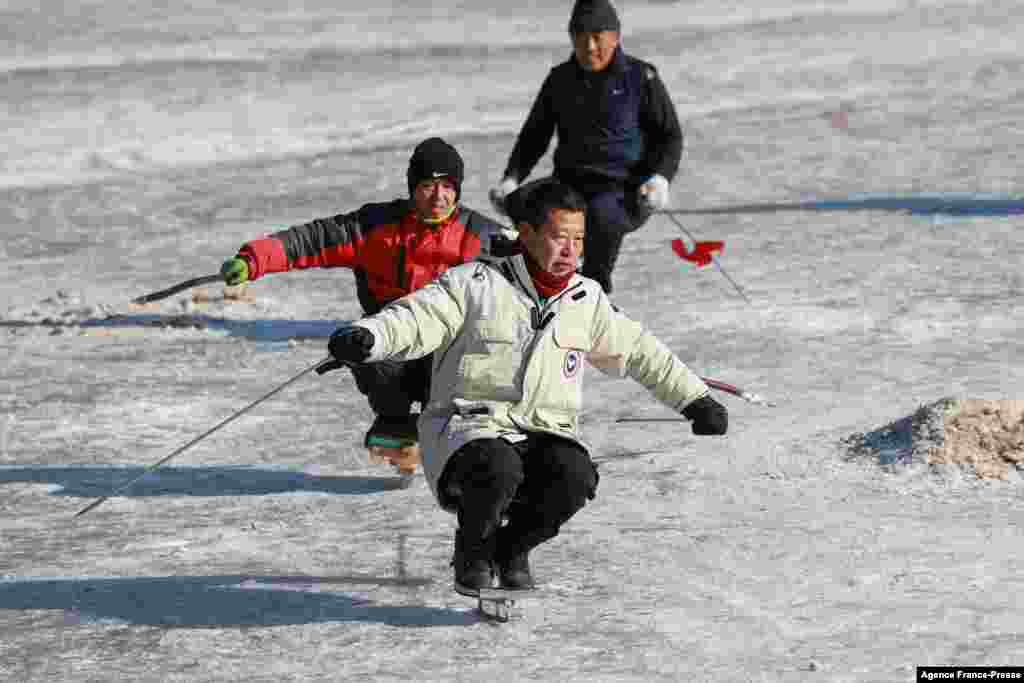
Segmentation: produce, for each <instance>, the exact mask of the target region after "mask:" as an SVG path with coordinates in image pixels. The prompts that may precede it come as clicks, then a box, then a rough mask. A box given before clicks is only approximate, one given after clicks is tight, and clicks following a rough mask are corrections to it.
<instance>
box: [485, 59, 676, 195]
mask: <svg viewBox="0 0 1024 683" xmlns="http://www.w3.org/2000/svg"><path fill="white" fill-rule="evenodd" d="M556 132H557V134H558V144H557V146H556V148H555V155H554V165H555V175H556V176H558V177H559V178H561V179H562V180H565V181H566V182H569V183H570V184H573V183H574V181H583V182H587V181H592V180H598V181H600V180H609V181H614V182H616V183H623V184H627V185H639V184H641V183H642V182H644V181H645V180H646V179H647V178H649V177H650V176H651V175H653V174H655V173H659V174H661V175H663V176H664V177H665V178H666V179H667V180H669V181H671V180H672V179H673V177H674V176H675V174H676V171H677V170H678V168H679V161H680V159H681V157H682V152H683V133H682V130H681V129H680V126H679V119H678V118H677V116H676V110H675V107H674V106H673V104H672V100H671V98H670V97H669V95H668V92H667V91H666V90H665V85H664V84H663V83H662V81H661V79H660V78H659V77H658V72H657V71H656V70H655V68H654V67H653V66H652V65H650V64H648V63H647V62H645V61H643V60H640V59H637V58H635V57H631V56H629V55H627V54H625V53H624V52H623V51H622V47H621V46H620V47H618V48H617V49H616V53H615V56H614V57H613V59H612V63H611V64H610V65H609V66H608V68H607V69H605V70H604V71H602V72H599V73H589V72H587V71H584V70H583V68H582V67H580V66H579V64H578V63H577V62H576V59H575V57H574V56H570V57H569V59H568V60H567V61H565V62H563V63H562V64H559V65H558V66H556V67H554V68H553V69H551V71H550V72H549V73H548V76H547V78H545V79H544V83H543V84H542V85H541V89H540V92H539V93H538V95H537V99H536V100H535V101H534V103H533V107H532V108H531V110H530V114H529V116H528V117H527V119H526V122H525V123H524V124H523V128H522V130H521V131H520V132H519V137H518V139H517V140H516V144H515V147H514V148H513V149H512V154H511V155H510V157H509V161H508V166H507V167H506V170H505V176H506V177H512V178H514V179H515V180H516V181H517V182H521V181H522V180H523V179H524V178H526V177H527V176H528V175H529V174H530V171H532V170H533V167H534V166H535V165H536V164H537V162H538V161H539V160H540V158H541V157H542V156H544V153H545V152H546V151H547V148H548V145H549V143H550V142H551V136H552V134H553V133H556Z"/></svg>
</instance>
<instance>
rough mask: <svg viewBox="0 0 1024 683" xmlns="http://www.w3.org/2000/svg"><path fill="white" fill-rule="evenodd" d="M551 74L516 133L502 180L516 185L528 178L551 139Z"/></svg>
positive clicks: (553, 126) (552, 110) (552, 116)
mask: <svg viewBox="0 0 1024 683" xmlns="http://www.w3.org/2000/svg"><path fill="white" fill-rule="evenodd" d="M552 88H553V85H552V74H551V73H550V72H549V73H548V75H547V78H545V79H544V83H542V84H541V86H540V92H539V93H538V94H537V99H535V100H534V101H533V107H532V108H531V109H530V114H529V115H528V116H527V117H526V123H524V124H523V128H522V130H520V131H519V137H518V138H516V144H515V146H514V147H513V148H512V154H510V155H509V158H508V165H507V166H506V167H505V177H506V178H508V177H511V178H514V179H515V180H516V182H522V180H523V178H526V177H527V176H529V175H530V172H531V171H533V167H534V166H536V165H537V162H538V161H540V158H541V157H542V156H544V153H545V152H547V150H548V145H549V144H550V143H551V136H552V135H554V134H555V111H554V107H553V106H552Z"/></svg>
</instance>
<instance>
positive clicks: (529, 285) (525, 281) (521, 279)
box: [501, 253, 580, 302]
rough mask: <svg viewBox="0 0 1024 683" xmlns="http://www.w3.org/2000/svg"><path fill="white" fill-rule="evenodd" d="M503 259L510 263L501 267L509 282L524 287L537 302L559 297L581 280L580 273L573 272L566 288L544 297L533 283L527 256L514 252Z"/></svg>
mask: <svg viewBox="0 0 1024 683" xmlns="http://www.w3.org/2000/svg"><path fill="white" fill-rule="evenodd" d="M502 261H504V263H506V264H507V265H508V267H507V268H505V267H501V272H502V273H503V274H504V275H505V277H506V278H507V279H508V280H509V282H511V283H512V285H513V286H516V287H519V289H522V290H523V291H524V292H525V293H526V294H528V295H529V296H530V298H531V299H533V300H534V301H537V302H540V301H544V300H546V301H551V300H552V299H557V298H559V297H560V296H562V295H563V294H565V293H566V292H568V291H569V290H570V289H572V288H573V287H574V286H576V285H577V284H578V283H579V282H580V275H579V273H573V275H572V277H571V278H569V282H568V283H567V284H566V285H565V289H563V290H562V291H561V292H559V293H558V294H556V295H555V296H553V297H551V298H550V299H545V297H542V296H541V295H540V293H539V292H538V291H537V288H536V287H535V286H534V284H533V278H532V277H531V276H530V269H529V268H527V266H526V257H525V256H524V255H523V254H521V253H520V254H514V255H512V256H507V257H505V258H504V259H502Z"/></svg>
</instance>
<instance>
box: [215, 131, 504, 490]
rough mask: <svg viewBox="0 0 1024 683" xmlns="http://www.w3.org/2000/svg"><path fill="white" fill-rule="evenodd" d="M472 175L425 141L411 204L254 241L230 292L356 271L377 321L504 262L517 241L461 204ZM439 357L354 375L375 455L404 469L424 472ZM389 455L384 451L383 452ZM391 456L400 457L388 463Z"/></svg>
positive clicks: (445, 147) (448, 152)
mask: <svg viewBox="0 0 1024 683" xmlns="http://www.w3.org/2000/svg"><path fill="white" fill-rule="evenodd" d="M463 177H464V167H463V161H462V157H461V156H460V155H459V153H458V151H457V150H456V149H455V148H454V147H452V146H451V145H449V144H448V143H447V142H445V141H444V140H442V139H441V138H437V137H434V138H429V139H427V140H424V141H423V142H421V143H420V144H419V145H417V146H416V149H415V150H414V151H413V154H412V157H411V158H410V159H409V169H408V172H407V179H408V184H409V199H405V198H400V199H394V200H392V201H389V202H382V203H371V204H366V205H364V206H362V207H360V208H359V209H357V210H356V211H353V212H351V213H343V214H338V215H336V216H331V217H328V218H318V219H316V220H313V221H311V222H309V223H305V224H302V225H297V226H294V227H292V228H289V229H287V230H282V231H280V232H277V233H274V234H272V235H270V236H269V237H265V238H262V239H256V240H252V241H250V242H246V243H245V244H244V245H242V247H241V249H239V251H238V255H237V256H235V257H234V258H232V259H230V260H228V261H227V262H225V263H224V266H223V267H222V268H221V274H222V275H223V276H224V281H225V283H226V284H228V285H238V284H241V283H243V282H247V281H249V280H255V279H257V278H259V277H262V276H264V275H267V274H268V273H280V272H284V271H288V270H295V269H302V268H338V267H341V268H349V269H350V270H352V271H353V272H354V274H355V278H356V290H357V293H358V296H359V303H360V304H361V305H362V307H363V311H364V312H365V313H366V314H367V315H372V314H374V313H377V312H378V311H380V309H381V308H383V307H384V306H385V305H386V304H388V303H390V302H392V301H394V300H395V299H398V298H400V297H402V296H405V295H406V294H409V293H411V292H414V291H416V290H417V289H419V288H420V287H422V286H423V285H425V284H427V283H428V282H430V281H431V280H433V279H434V278H435V277H437V276H438V275H440V274H441V273H443V272H445V271H446V270H448V269H449V268H451V267H452V266H456V265H459V264H462V263H466V262H467V261H472V260H473V259H475V258H476V257H477V256H478V255H479V254H480V253H481V252H483V253H485V254H490V253H495V254H500V253H501V251H502V250H503V249H504V248H507V247H508V246H510V245H511V244H512V241H511V240H510V238H513V239H514V233H511V232H510V231H509V229H508V228H505V227H504V226H502V225H500V224H499V223H497V222H495V221H493V220H491V219H490V218H488V217H487V216H484V215H483V214H480V213H478V212H476V211H474V210H472V209H469V208H467V207H464V206H462V205H460V204H459V196H460V194H461V189H462V180H463ZM431 360H432V359H431V357H430V356H427V357H426V358H421V359H418V360H415V361H410V362H404V363H403V362H382V363H374V364H371V365H366V366H359V367H353V368H352V374H353V375H354V376H355V379H356V385H357V386H358V387H359V390H360V391H361V392H362V393H363V394H365V395H366V397H367V399H368V400H369V403H370V407H371V408H372V409H373V412H374V413H375V414H376V416H377V417H376V419H375V420H374V422H373V425H372V426H371V427H370V429H369V431H368V432H367V433H366V446H367V447H368V448H370V449H371V451H375V452H378V453H383V454H384V455H385V457H386V459H388V460H390V461H391V462H392V463H394V464H396V466H398V467H399V469H400V470H405V471H408V470H410V469H412V468H414V467H415V462H416V461H417V460H418V457H416V456H417V452H416V451H417V449H416V443H417V440H418V439H417V429H416V420H417V418H418V417H419V415H418V413H414V412H412V404H413V403H417V402H418V403H419V404H420V406H421V407H422V406H425V405H426V402H427V398H428V395H429V391H430V374H431ZM378 449H381V450H378ZM388 456H390V457H388Z"/></svg>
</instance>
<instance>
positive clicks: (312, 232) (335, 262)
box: [238, 207, 367, 280]
mask: <svg viewBox="0 0 1024 683" xmlns="http://www.w3.org/2000/svg"><path fill="white" fill-rule="evenodd" d="M366 213H367V207H363V208H361V209H359V210H358V211H353V212H352V213H346V214H338V215H337V216H332V217H329V218H317V219H315V220H313V221H310V222H309V223H303V224H301V225H296V226H294V227H291V228H288V229H287V230H281V231H280V232H275V233H274V234H272V235H270V236H269V237H265V238H262V239H257V240H252V241H250V242H246V243H245V244H244V245H242V248H241V249H239V250H238V255H239V256H241V257H243V258H245V259H246V260H248V261H249V277H250V279H253V280H255V279H256V278H258V277H261V276H263V275H267V274H268V273H281V272H285V271H289V270H296V269H303V268H352V267H353V266H354V265H355V264H356V263H357V261H358V258H359V251H360V248H361V247H362V244H363V241H364V239H365V234H366V232H367V227H366V226H367V216H366Z"/></svg>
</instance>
